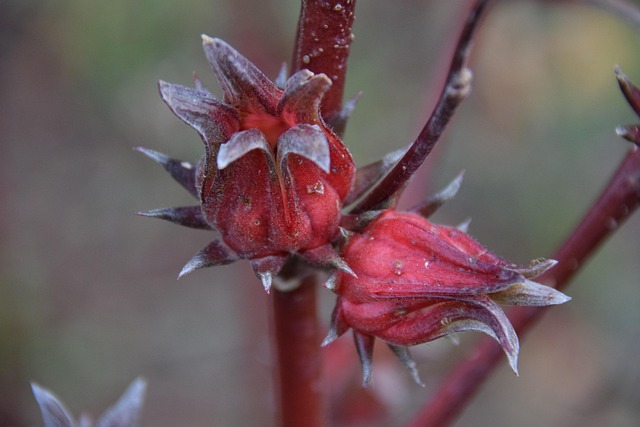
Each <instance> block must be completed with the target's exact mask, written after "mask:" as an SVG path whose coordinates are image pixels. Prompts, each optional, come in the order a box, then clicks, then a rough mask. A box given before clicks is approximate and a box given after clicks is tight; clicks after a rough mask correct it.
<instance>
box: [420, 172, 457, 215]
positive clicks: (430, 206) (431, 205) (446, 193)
mask: <svg viewBox="0 0 640 427" xmlns="http://www.w3.org/2000/svg"><path fill="white" fill-rule="evenodd" d="M463 178H464V171H462V172H460V173H459V174H458V176H456V177H455V178H454V179H453V181H451V182H450V183H449V184H448V185H447V186H446V187H445V188H443V189H442V190H440V191H439V192H437V193H436V194H434V195H432V196H431V197H429V198H428V199H426V200H425V201H423V202H422V203H420V204H418V205H416V206H414V207H412V208H411V209H409V211H410V212H414V213H417V214H419V215H422V216H423V217H425V218H429V217H430V216H431V215H433V214H434V213H435V212H436V211H437V210H438V209H439V208H440V207H441V206H442V205H444V204H445V203H446V202H448V201H449V200H451V199H453V198H454V197H455V196H456V194H457V193H458V190H460V186H461V185H462V179H463Z"/></svg>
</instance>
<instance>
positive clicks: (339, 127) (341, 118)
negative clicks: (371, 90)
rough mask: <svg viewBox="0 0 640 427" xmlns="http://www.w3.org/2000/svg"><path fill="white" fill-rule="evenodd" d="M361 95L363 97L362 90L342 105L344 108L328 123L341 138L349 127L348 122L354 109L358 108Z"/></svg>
mask: <svg viewBox="0 0 640 427" xmlns="http://www.w3.org/2000/svg"><path fill="white" fill-rule="evenodd" d="M360 97H362V92H358V93H356V94H355V96H353V97H351V98H349V99H348V100H347V102H345V103H344V105H343V106H342V109H341V110H340V111H338V112H337V113H336V114H335V115H334V116H333V117H331V119H330V120H329V123H328V124H329V126H330V127H331V130H333V131H334V132H335V134H336V135H338V137H339V138H342V137H343V136H344V132H345V130H346V129H347V122H348V121H349V118H350V117H351V113H353V110H354V109H355V108H356V104H357V103H358V101H359V100H360Z"/></svg>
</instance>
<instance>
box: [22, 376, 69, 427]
mask: <svg viewBox="0 0 640 427" xmlns="http://www.w3.org/2000/svg"><path fill="white" fill-rule="evenodd" d="M31 390H32V391H33V396H34V397H35V398H36V402H38V406H39V407H40V412H42V419H43V421H44V427H75V425H76V424H75V421H74V420H73V417H72V416H71V413H70V412H69V410H68V409H67V408H66V407H65V406H64V404H63V403H62V402H61V401H60V400H59V399H58V398H57V397H56V395H54V394H53V393H52V392H50V391H49V390H47V389H45V388H43V387H40V386H39V385H38V384H36V383H31Z"/></svg>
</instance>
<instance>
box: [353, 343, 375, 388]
mask: <svg viewBox="0 0 640 427" xmlns="http://www.w3.org/2000/svg"><path fill="white" fill-rule="evenodd" d="M353 340H354V341H355V344H356V350H357V351H358V357H359V358H360V364H361V365H362V387H363V388H367V387H368V386H369V384H371V379H372V373H373V346H374V344H375V338H374V337H372V336H371V335H365V334H361V333H360V332H357V331H356V330H354V331H353Z"/></svg>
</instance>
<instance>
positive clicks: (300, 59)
mask: <svg viewBox="0 0 640 427" xmlns="http://www.w3.org/2000/svg"><path fill="white" fill-rule="evenodd" d="M355 7H356V0H302V8H301V10H300V20H299V21H298V32H297V35H296V45H295V47H294V50H293V61H292V67H291V68H292V72H296V71H298V70H301V69H304V68H306V69H308V70H310V71H312V72H314V73H324V74H326V75H327V76H328V77H329V78H330V79H331V81H332V82H333V84H332V85H331V88H330V89H329V91H328V92H327V94H326V95H325V97H324V99H323V101H322V107H321V108H322V117H323V118H324V119H325V120H327V121H328V120H330V119H331V118H332V117H333V116H334V115H335V114H336V113H338V112H339V111H340V109H341V108H342V97H343V94H344V85H345V77H346V73H347V59H348V58H349V48H350V45H351V41H352V40H353V35H352V34H351V27H352V26H353V20H354V18H355V15H354V10H355Z"/></svg>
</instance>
